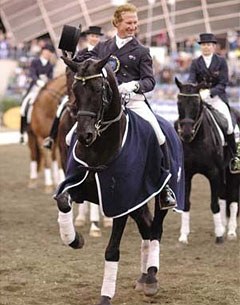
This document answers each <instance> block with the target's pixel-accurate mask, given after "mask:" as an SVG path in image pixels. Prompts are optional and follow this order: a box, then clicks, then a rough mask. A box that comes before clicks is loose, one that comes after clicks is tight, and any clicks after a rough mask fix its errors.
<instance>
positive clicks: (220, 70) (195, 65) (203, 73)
mask: <svg viewBox="0 0 240 305" xmlns="http://www.w3.org/2000/svg"><path fill="white" fill-rule="evenodd" d="M188 81H189V82H191V83H198V84H199V83H201V82H203V81H205V82H206V88H209V89H210V96H211V97H214V96H216V95H218V96H219V97H220V98H221V99H222V100H223V101H224V102H225V103H228V98H227V94H226V91H225V89H226V86H227V84H228V66H227V62H226V60H225V58H223V57H221V56H219V55H217V54H213V57H212V61H211V64H210V66H209V68H207V67H206V64H205V61H204V59H203V57H202V56H200V57H198V58H197V59H194V60H193V61H192V64H191V67H190V74H189V78H188Z"/></svg>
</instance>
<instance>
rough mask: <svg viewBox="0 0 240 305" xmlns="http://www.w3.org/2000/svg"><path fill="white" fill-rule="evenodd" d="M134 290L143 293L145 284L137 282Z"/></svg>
mask: <svg viewBox="0 0 240 305" xmlns="http://www.w3.org/2000/svg"><path fill="white" fill-rule="evenodd" d="M134 289H135V290H136V291H137V292H142V291H143V290H144V283H140V282H138V281H136V283H135V288H134Z"/></svg>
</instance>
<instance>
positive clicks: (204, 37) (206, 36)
mask: <svg viewBox="0 0 240 305" xmlns="http://www.w3.org/2000/svg"><path fill="white" fill-rule="evenodd" d="M199 37H200V40H199V41H198V43H199V44H201V43H209V42H212V43H217V39H216V37H215V36H214V35H213V34H212V33H203V34H200V35H199Z"/></svg>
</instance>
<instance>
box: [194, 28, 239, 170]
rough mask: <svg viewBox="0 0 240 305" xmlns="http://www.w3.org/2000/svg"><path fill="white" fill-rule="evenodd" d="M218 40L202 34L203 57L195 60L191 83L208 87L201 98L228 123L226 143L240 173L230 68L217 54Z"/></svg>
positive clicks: (200, 41) (233, 162)
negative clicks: (231, 107) (228, 88)
mask: <svg viewBox="0 0 240 305" xmlns="http://www.w3.org/2000/svg"><path fill="white" fill-rule="evenodd" d="M216 43H217V40H216V38H215V36H214V35H213V34H212V33H203V34H200V40H199V44H200V46H201V51H202V55H201V56H200V57H198V58H197V59H194V60H193V62H192V64H191V67H190V74H189V79H188V80H189V82H191V83H198V84H200V83H203V82H205V84H206V87H205V88H204V89H202V90H200V92H199V93H200V96H201V98H202V100H203V101H204V102H206V103H207V104H210V105H211V106H212V107H213V108H215V109H216V110H218V111H219V112H220V113H221V114H222V115H223V116H224V117H225V118H226V120H227V122H228V130H227V136H226V141H227V143H228V145H229V147H230V150H231V152H232V154H233V160H232V161H231V171H232V172H233V173H239V172H240V159H239V158H240V156H237V147H236V143H235V136H234V128H233V123H232V118H231V114H230V111H229V105H228V98H227V94H226V91H225V90H226V86H227V84H228V66H227V62H226V60H225V59H224V58H223V57H220V56H219V55H217V54H215V48H216Z"/></svg>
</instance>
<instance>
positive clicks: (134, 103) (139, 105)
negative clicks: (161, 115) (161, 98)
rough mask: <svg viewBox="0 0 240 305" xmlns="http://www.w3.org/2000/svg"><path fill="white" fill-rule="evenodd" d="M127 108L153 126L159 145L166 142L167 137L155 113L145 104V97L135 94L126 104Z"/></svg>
mask: <svg viewBox="0 0 240 305" xmlns="http://www.w3.org/2000/svg"><path fill="white" fill-rule="evenodd" d="M126 107H127V108H128V109H131V110H132V111H134V112H135V113H137V114H138V115H139V116H140V117H142V118H143V119H144V120H146V121H148V122H149V123H150V124H151V126H152V128H153V130H154V131H155V134H156V136H157V139H158V142H159V145H162V144H163V143H164V142H165V135H164V134H163V132H162V129H161V128H160V126H159V124H158V121H157V119H156V117H155V115H154V113H153V112H152V111H151V109H150V108H149V107H148V105H147V104H146V103H145V101H144V96H143V95H141V94H135V95H133V96H130V100H129V102H128V103H127V104H126Z"/></svg>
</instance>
